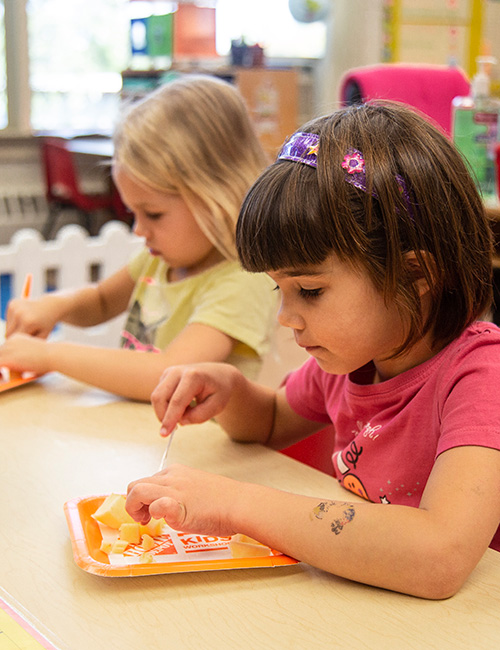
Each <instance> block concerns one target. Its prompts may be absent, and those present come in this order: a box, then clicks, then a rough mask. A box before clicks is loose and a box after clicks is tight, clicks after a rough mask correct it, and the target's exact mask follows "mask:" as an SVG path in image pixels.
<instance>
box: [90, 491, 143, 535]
mask: <svg viewBox="0 0 500 650" xmlns="http://www.w3.org/2000/svg"><path fill="white" fill-rule="evenodd" d="M92 517H93V518H94V519H95V520H96V521H100V522H101V524H104V525H105V526H109V527H110V528H120V526H121V525H122V524H125V523H128V524H133V523H134V520H133V519H132V517H131V516H130V515H129V514H128V512H127V511H126V510H125V497H124V496H123V495H122V494H110V495H109V496H108V497H106V498H105V499H104V501H103V502H102V504H101V505H100V506H99V507H98V508H97V510H96V511H95V512H94V514H93V515H92Z"/></svg>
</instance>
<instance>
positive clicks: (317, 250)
mask: <svg viewBox="0 0 500 650" xmlns="http://www.w3.org/2000/svg"><path fill="white" fill-rule="evenodd" d="M300 130H301V131H305V132H310V133H316V134H318V135H319V138H320V140H319V152H318V166H317V169H315V168H313V167H310V166H308V165H305V164H302V163H297V162H291V161H288V160H277V161H276V162H275V163H274V164H273V165H271V166H270V167H268V168H267V169H266V170H265V171H264V172H263V173H262V174H261V176H260V177H259V179H258V180H257V181H256V183H255V184H254V185H253V186H252V188H251V189H250V191H249V192H248V194H247V196H246V198H245V200H244V203H243V206H242V209H241V212H240V216H239V219H238V224H237V230H236V245H237V249H238V254H239V257H240V260H241V263H242V265H243V267H244V268H245V269H247V270H249V271H253V272H262V271H271V270H273V271H275V270H278V269H290V268H293V267H304V266H309V265H316V264H320V263H322V262H324V261H325V259H326V258H327V257H328V256H330V255H332V254H334V255H336V256H337V257H338V258H339V259H340V260H341V261H344V262H348V263H352V264H353V265H355V266H357V267H362V268H364V269H366V271H368V273H369V275H370V277H371V278H372V281H373V283H374V285H375V287H376V288H377V289H378V290H379V291H380V292H381V293H382V294H383V295H384V298H385V300H386V303H389V302H394V303H395V304H396V306H397V308H398V310H399V313H400V315H401V318H402V320H403V322H404V323H405V324H406V327H407V336H406V340H405V341H404V343H403V345H402V346H401V347H400V348H399V349H398V350H397V351H396V353H395V354H396V355H397V354H401V353H403V352H404V351H405V350H407V349H408V348H409V347H410V346H411V345H413V344H414V343H415V342H417V340H419V339H420V338H421V337H422V336H423V335H424V334H425V333H427V332H431V335H432V337H433V340H434V343H435V344H439V345H446V344H447V343H449V342H450V341H452V340H453V339H454V338H456V337H457V336H459V335H460V333H461V332H462V331H463V330H464V329H465V328H466V327H467V326H468V325H469V324H470V323H472V322H473V321H474V320H476V319H478V318H479V317H480V316H481V315H482V314H483V313H484V312H485V311H486V310H487V309H488V308H489V307H490V305H491V300H492V283H491V274H492V263H491V256H492V237H491V231H490V227H489V223H488V221H487V218H486V215H485V211H484V208H483V204H482V201H481V197H480V196H479V193H478V191H477V189H476V186H475V184H474V181H473V179H472V178H471V176H470V174H469V172H468V170H467V168H466V165H465V163H464V161H463V159H462V157H461V155H460V154H459V153H458V152H457V150H456V149H455V148H454V146H453V145H452V144H451V142H449V140H448V139H447V138H446V137H445V136H444V135H443V134H442V133H441V132H440V131H438V130H437V129H436V128H435V127H434V126H433V125H432V124H430V122H429V121H428V120H427V119H426V118H424V117H422V116H421V115H419V114H417V113H416V112H414V111H413V110H410V109H408V108H407V107H404V106H401V105H398V104H395V103H392V102H372V103H368V104H361V105H358V106H351V107H348V108H345V109H342V110H340V111H337V112H335V113H333V114H332V115H328V116H325V117H320V118H318V119H316V120H313V121H311V122H309V123H308V124H306V125H304V126H303V127H302V128H301V129H300ZM352 148H354V149H357V150H359V151H361V152H362V154H363V157H364V159H365V172H366V184H367V191H366V192H364V191H362V190H360V189H358V188H356V187H354V186H353V185H351V184H349V183H347V182H346V181H345V171H344V169H343V168H342V162H343V160H344V156H345V155H346V152H347V151H348V150H349V149H352ZM397 175H399V176H400V177H402V178H403V179H404V182H405V184H406V188H407V190H408V193H409V196H410V203H411V205H408V202H407V200H406V198H405V196H404V193H402V192H401V185H400V183H398V180H397V178H396V177H397ZM372 192H373V193H374V194H375V195H376V198H374V196H373V195H372ZM411 251H413V252H414V255H415V258H416V260H417V261H418V264H417V265H415V264H414V263H413V264H412V263H409V259H410V257H411V256H408V255H407V253H410V252H411ZM421 276H423V277H424V278H425V279H426V281H427V283H428V285H429V288H430V295H431V306H430V311H429V314H428V316H427V318H426V319H424V314H423V311H422V305H421V300H420V297H419V292H418V287H417V284H416V279H418V277H421Z"/></svg>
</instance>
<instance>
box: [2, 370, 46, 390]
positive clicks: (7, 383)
mask: <svg viewBox="0 0 500 650" xmlns="http://www.w3.org/2000/svg"><path fill="white" fill-rule="evenodd" d="M35 379H38V377H37V375H34V374H33V373H23V376H21V377H18V376H16V377H15V378H12V379H10V378H9V379H4V375H3V373H2V371H1V370H0V393H3V392H4V391H6V390H11V388H17V387H18V386H23V385H24V384H29V383H30V382H32V381H35Z"/></svg>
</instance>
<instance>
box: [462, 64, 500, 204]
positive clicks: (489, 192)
mask: <svg viewBox="0 0 500 650" xmlns="http://www.w3.org/2000/svg"><path fill="white" fill-rule="evenodd" d="M476 61H477V63H478V72H477V74H476V75H475V77H474V78H473V80H472V83H471V93H470V95H469V96H468V97H455V98H454V99H453V102H452V112H453V122H452V138H453V142H454V143H455V146H456V147H457V149H458V150H459V151H460V152H461V153H462V155H463V156H464V158H465V159H466V160H467V162H468V163H469V167H470V170H471V172H472V175H473V177H474V178H475V180H476V184H477V186H478V188H479V190H480V191H481V194H482V196H483V199H484V200H485V201H486V202H488V201H492V200H495V198H496V195H497V194H496V172H495V149H496V145H497V142H498V137H499V130H498V123H499V115H500V101H499V100H498V99H495V98H492V97H491V96H490V77H489V74H488V72H487V68H486V66H488V67H490V66H491V65H492V64H494V63H496V59H494V58H493V57H487V56H484V57H478V58H477V59H476Z"/></svg>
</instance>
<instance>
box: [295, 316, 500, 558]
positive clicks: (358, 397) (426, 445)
mask: <svg viewBox="0 0 500 650" xmlns="http://www.w3.org/2000/svg"><path fill="white" fill-rule="evenodd" d="M363 376H364V377H365V378H367V381H369V379H368V378H369V377H370V376H371V377H372V376H373V367H366V368H363V369H361V370H358V371H356V372H354V373H351V374H350V375H332V374H328V373H326V372H324V371H323V370H321V368H320V367H319V366H318V365H317V363H316V361H315V359H309V360H308V361H306V363H305V364H304V365H303V366H302V367H301V368H299V369H298V370H296V371H295V372H293V373H291V374H290V376H289V377H288V378H287V381H286V395H287V400H288V402H289V404H290V406H291V408H292V409H293V410H294V411H295V412H296V413H297V414H299V415H301V416H302V417H305V418H307V419H308V420H313V421H315V422H324V423H333V425H334V426H335V431H336V434H335V443H334V449H333V454H332V461H333V469H334V473H335V476H336V477H337V479H338V480H339V483H341V484H342V485H343V486H344V487H345V488H346V489H348V490H351V491H352V492H354V493H355V494H358V495H360V496H362V497H364V498H366V499H368V500H370V501H373V502H375V503H394V504H401V505H408V506H414V507H418V505H419V504H420V499H421V497H422V492H423V490H424V487H425V484H426V483H427V479H428V477H429V474H430V472H431V470H432V467H433V465H434V462H435V460H436V458H437V456H438V455H439V454H441V453H442V452H443V451H446V450H447V449H451V448H453V447H460V446H463V445H476V446H481V447H490V448H493V449H498V450H500V329H499V328H498V327H497V326H496V325H493V324H492V323H486V322H479V321H478V322H476V323H474V324H473V325H471V326H470V327H469V328H467V330H465V332H464V333H463V334H462V335H461V336H460V337H459V338H458V339H456V340H455V341H453V342H452V343H450V344H449V345H448V346H447V347H446V348H444V349H443V350H441V352H439V353H438V354H437V355H436V356H435V357H433V358H432V359H430V360H429V361H426V362H425V363H423V364H421V365H419V366H417V367H415V368H412V369H411V370H408V371H407V372H404V373H402V374H400V375H398V376H397V377H394V378H393V379H389V380H387V381H384V382H382V383H380V384H370V383H366V384H364V383H362V377H363ZM490 546H491V547H492V548H494V549H496V550H497V551H500V526H499V528H498V529H497V532H496V534H495V536H494V538H493V540H492V543H491V544H490Z"/></svg>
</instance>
